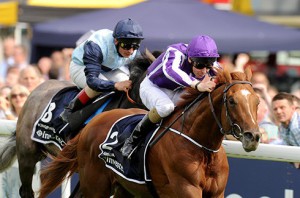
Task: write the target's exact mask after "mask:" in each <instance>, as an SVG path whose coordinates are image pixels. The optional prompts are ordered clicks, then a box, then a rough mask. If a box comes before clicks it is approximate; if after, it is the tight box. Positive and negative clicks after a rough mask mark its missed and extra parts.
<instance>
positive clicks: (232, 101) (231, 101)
mask: <svg viewBox="0 0 300 198" xmlns="http://www.w3.org/2000/svg"><path fill="white" fill-rule="evenodd" d="M228 102H229V105H231V106H233V105H235V104H236V102H235V101H234V99H233V98H229V99H228Z"/></svg>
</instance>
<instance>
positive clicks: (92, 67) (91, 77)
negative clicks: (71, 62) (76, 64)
mask: <svg viewBox="0 0 300 198" xmlns="http://www.w3.org/2000/svg"><path fill="white" fill-rule="evenodd" d="M102 62H103V54H102V50H101V48H100V47H99V45H97V44H95V43H94V42H92V41H89V42H87V43H86V44H85V45H84V54H83V63H84V65H85V66H86V67H85V69H84V73H85V76H86V82H87V85H88V86H89V87H90V88H91V89H93V90H94V91H97V92H105V91H113V90H115V82H114V81H110V80H103V79H100V78H99V74H100V73H101V72H103V69H102V65H101V63H102Z"/></svg>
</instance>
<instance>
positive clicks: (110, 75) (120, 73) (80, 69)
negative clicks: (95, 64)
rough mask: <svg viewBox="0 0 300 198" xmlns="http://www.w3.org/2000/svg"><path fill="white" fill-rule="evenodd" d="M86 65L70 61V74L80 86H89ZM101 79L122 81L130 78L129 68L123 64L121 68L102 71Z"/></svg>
mask: <svg viewBox="0 0 300 198" xmlns="http://www.w3.org/2000/svg"><path fill="white" fill-rule="evenodd" d="M84 69H85V66H82V65H77V64H76V63H74V62H73V61H71V63H70V76H71V79H72V81H73V82H74V83H75V84H76V85H77V86H78V87H80V88H82V89H83V88H84V87H86V86H87V84H86V76H85V73H84ZM99 78H100V79H103V80H111V81H114V82H121V81H124V80H128V79H129V70H128V68H127V67H126V66H122V67H120V68H119V69H116V70H112V71H109V72H102V73H101V74H100V75H99Z"/></svg>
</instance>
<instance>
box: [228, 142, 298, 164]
mask: <svg viewBox="0 0 300 198" xmlns="http://www.w3.org/2000/svg"><path fill="white" fill-rule="evenodd" d="M223 147H224V148H225V150H226V153H227V156H228V157H235V158H246V159H258V160H270V161H280V162H300V147H297V146H283V145H272V144H259V146H258V148H257V150H256V151H252V152H249V153H248V152H246V151H244V149H243V147H242V143H241V142H238V141H230V140H224V141H223Z"/></svg>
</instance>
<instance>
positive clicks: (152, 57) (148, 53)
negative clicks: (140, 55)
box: [145, 48, 156, 63]
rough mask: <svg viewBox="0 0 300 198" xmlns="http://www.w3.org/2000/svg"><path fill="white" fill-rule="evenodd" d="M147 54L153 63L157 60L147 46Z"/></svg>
mask: <svg viewBox="0 0 300 198" xmlns="http://www.w3.org/2000/svg"><path fill="white" fill-rule="evenodd" d="M145 55H146V57H147V58H148V59H149V60H150V61H151V63H153V62H154V61H155V60H156V58H155V56H153V54H152V53H151V52H150V51H149V50H148V49H147V48H146V49H145Z"/></svg>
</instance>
